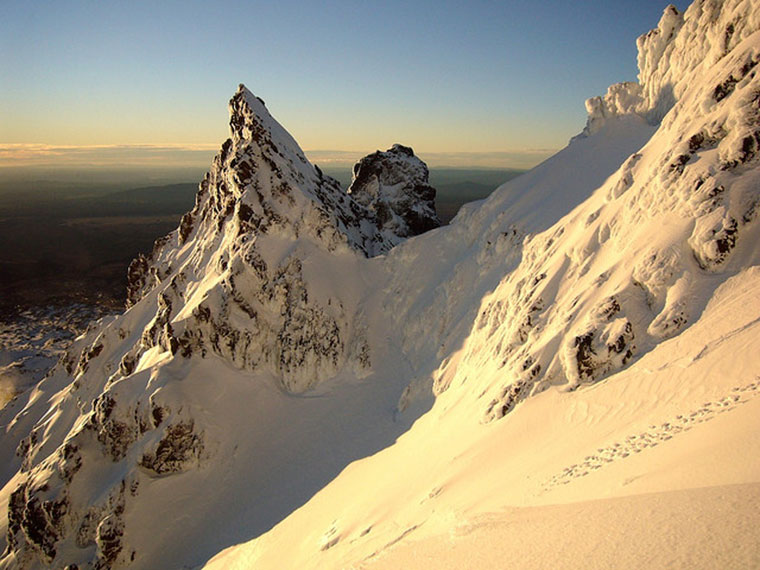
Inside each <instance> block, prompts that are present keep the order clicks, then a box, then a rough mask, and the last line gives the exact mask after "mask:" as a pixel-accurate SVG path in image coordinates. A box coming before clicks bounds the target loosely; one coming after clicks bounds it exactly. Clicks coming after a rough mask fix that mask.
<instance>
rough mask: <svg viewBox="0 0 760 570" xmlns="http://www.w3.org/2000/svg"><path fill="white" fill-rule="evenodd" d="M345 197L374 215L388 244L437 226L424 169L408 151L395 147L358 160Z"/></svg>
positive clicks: (397, 145)
mask: <svg viewBox="0 0 760 570" xmlns="http://www.w3.org/2000/svg"><path fill="white" fill-rule="evenodd" d="M348 193H349V194H350V195H351V196H352V197H353V198H354V200H356V201H357V202H358V203H360V204H361V205H363V206H365V207H366V208H367V209H368V210H370V211H371V212H373V213H374V215H375V222H376V225H377V227H378V228H379V229H380V231H381V232H382V233H383V234H384V236H385V237H386V239H387V241H388V242H389V243H394V244H395V243H399V242H400V241H401V239H403V238H406V237H410V236H415V235H418V234H421V233H424V232H426V231H428V230H432V229H433V228H437V227H438V226H440V225H441V222H440V220H439V219H438V216H437V215H436V213H435V189H434V188H433V187H432V186H430V184H429V182H428V169H427V166H425V163H424V162H422V161H421V160H420V159H419V158H417V157H416V156H414V152H413V151H412V149H411V148H409V147H406V146H402V145H400V144H395V145H393V147H392V148H390V149H388V150H387V151H385V152H381V151H377V152H375V153H374V154H370V155H369V156H365V157H364V158H362V159H361V160H360V161H359V162H357V163H356V164H355V165H354V175H353V181H352V182H351V186H350V187H349V189H348Z"/></svg>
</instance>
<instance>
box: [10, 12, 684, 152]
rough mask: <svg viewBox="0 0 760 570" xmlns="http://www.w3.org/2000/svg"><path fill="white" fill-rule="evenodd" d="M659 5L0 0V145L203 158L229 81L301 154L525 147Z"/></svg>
mask: <svg viewBox="0 0 760 570" xmlns="http://www.w3.org/2000/svg"><path fill="white" fill-rule="evenodd" d="M675 4H676V6H677V7H678V8H679V9H682V10H683V9H685V7H686V6H687V3H686V2H676V3H675ZM665 6H666V3H664V2H660V1H652V0H624V1H618V2H613V1H611V0H604V1H596V0H588V1H583V0H580V1H576V2H567V1H549V2H538V1H536V2H528V1H520V0H515V1H502V2H469V3H464V2H448V1H439V2H427V1H425V2H422V1H421V2H409V1H407V2H396V1H386V2H361V3H358V2H356V3H354V2H327V3H324V4H319V3H306V2H287V1H280V2H272V1H267V2H236V1H227V2H224V3H211V2H160V1H159V2H155V1H154V2H119V3H117V2H82V1H74V0H72V1H69V2H63V1H59V2H42V1H36V2H17V1H15V0H6V1H5V2H3V3H2V5H1V6H0V50H2V54H3V55H2V56H1V57H0V114H1V115H2V121H1V122H0V143H4V144H6V145H8V143H10V144H11V145H19V144H28V145H31V144H35V145H37V147H44V146H45V145H51V146H56V147H58V148H68V147H72V146H73V147H78V146H88V147H93V148H95V147H98V146H105V147H109V146H112V145H137V144H141V145H173V146H174V147H176V148H182V147H183V146H188V147H191V148H192V149H193V150H197V149H199V148H209V149H213V148H216V147H217V146H218V145H219V144H220V143H221V142H222V141H223V140H224V138H225V137H226V134H227V125H226V122H227V109H226V102H227V100H228V99H229V97H230V96H231V95H232V94H233V92H234V91H235V89H236V87H237V84H238V83H241V82H242V83H245V84H246V85H247V86H248V87H249V88H250V89H251V90H252V91H253V92H254V93H256V94H257V95H259V96H260V97H262V98H263V99H264V100H265V101H266V102H267V106H268V107H269V109H270V111H271V112H272V113H273V114H274V116H275V117H276V118H277V119H278V120H279V121H280V122H281V123H282V124H283V125H284V126H285V128H286V129H288V130H289V131H290V132H291V133H292V134H293V136H294V137H295V138H296V140H298V141H299V143H300V144H301V146H302V147H303V148H304V149H306V150H322V151H325V150H342V151H360V152H364V151H371V150H374V149H376V148H387V147H388V146H390V145H391V144H392V143H393V142H402V143H404V144H409V145H411V146H413V147H414V148H415V149H416V150H417V152H418V153H420V154H424V153H425V152H428V153H431V154H435V153H448V154H452V153H474V154H478V153H492V156H493V153H497V154H498V153H505V155H506V154H508V153H515V152H526V153H528V154H529V153H534V154H536V153H537V152H539V151H542V150H543V149H557V148H560V147H562V146H564V145H565V144H566V142H567V140H568V138H569V137H570V136H572V135H573V134H576V133H577V132H579V131H580V130H581V129H582V128H583V124H584V121H585V110H584V105H583V102H584V100H585V99H586V98H588V97H590V96H593V95H597V94H602V93H604V91H605V90H606V88H607V86H608V85H610V84H611V83H615V82H618V81H624V80H635V78H636V72H637V70H636V47H635V40H636V37H637V36H638V35H640V34H642V33H644V32H646V31H647V30H649V29H651V28H653V27H655V26H656V24H657V22H658V20H659V17H660V15H661V13H662V10H663V9H664V8H665ZM29 148H33V147H29ZM0 154H1V153H0ZM6 154H7V153H6Z"/></svg>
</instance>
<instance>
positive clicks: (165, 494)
mask: <svg viewBox="0 0 760 570" xmlns="http://www.w3.org/2000/svg"><path fill="white" fill-rule="evenodd" d="M759 30H760V7H758V6H757V5H756V3H754V2H751V1H748V0H725V1H717V0H699V1H697V2H695V3H694V4H693V5H692V6H691V7H690V8H689V9H688V10H687V11H686V12H685V13H684V14H681V13H679V12H678V11H677V10H676V9H675V8H673V7H672V6H671V7H668V8H667V9H666V10H665V12H664V14H663V17H662V19H661V20H660V23H659V25H658V27H657V28H656V29H654V30H652V31H651V32H649V33H648V34H646V35H644V36H642V37H641V38H639V40H638V49H639V59H638V63H639V70H640V74H639V81H638V82H637V83H624V84H618V85H613V86H612V87H610V89H609V90H608V92H607V94H606V95H604V96H602V97H595V98H592V99H590V100H589V101H587V102H586V107H587V109H588V111H589V118H588V123H587V125H586V128H585V129H584V130H583V132H582V133H581V134H580V135H579V136H577V137H575V138H574V139H573V140H572V141H571V142H570V144H569V145H568V146H567V147H566V148H565V149H564V150H562V151H560V152H559V153H558V154H557V155H555V156H553V157H552V158H550V159H548V160H547V161H546V162H544V163H543V164H541V165H539V166H538V167H536V168H535V169H533V170H532V171H530V172H529V173H527V174H525V175H523V176H521V177H520V178H518V179H515V180H512V181H510V182H508V183H507V184H505V185H503V186H501V187H500V188H499V189H497V190H496V191H495V192H494V193H493V195H492V196H491V197H489V198H488V199H487V200H484V201H481V202H477V203H472V204H468V205H467V206H465V207H464V208H463V209H462V211H461V212H460V213H459V215H458V216H457V217H456V218H455V219H454V220H453V222H452V223H451V224H450V225H449V226H446V227H441V228H437V226H438V225H439V221H438V218H437V216H436V214H435V210H434V206H433V199H434V196H435V191H434V189H432V188H431V187H430V185H429V183H428V171H427V167H426V166H425V165H424V163H423V162H422V161H421V160H419V158H417V157H416V156H414V153H413V151H412V150H411V149H410V148H408V147H404V146H402V145H394V147H393V148H391V149H389V150H388V151H385V152H377V153H374V154H372V155H370V156H368V157H365V158H364V159H362V160H361V161H360V162H359V163H357V165H356V166H355V168H354V181H353V183H352V185H351V187H350V189H349V191H348V192H344V191H342V190H341V188H340V185H339V184H338V183H337V182H336V181H335V180H333V179H332V178H330V177H329V176H326V175H324V174H323V173H322V172H321V171H320V170H319V168H318V167H316V166H313V165H312V164H310V163H309V161H308V160H307V158H306V157H305V155H304V153H303V152H302V151H301V149H300V148H299V146H298V144H297V143H296V142H295V141H294V140H293V138H292V137H291V136H290V135H289V134H288V133H287V132H286V131H285V129H284V128H283V127H282V126H280V125H279V123H277V121H275V120H274V119H273V118H272V116H271V115H270V114H269V111H268V110H267V108H266V107H265V105H264V103H263V101H261V100H260V99H259V98H257V97H256V96H254V95H253V94H252V93H251V92H250V91H248V90H247V89H246V88H245V87H243V86H242V85H241V87H240V88H239V90H238V91H237V93H235V95H234V96H233V97H232V99H231V101H230V138H229V139H228V140H227V141H225V142H224V144H223V145H222V147H221V150H220V151H219V153H218V154H217V156H216V157H215V158H214V161H213V164H212V166H211V169H210V170H209V172H208V173H207V174H206V176H205V177H204V179H203V181H202V182H201V184H200V186H199V190H198V194H197V198H196V204H195V207H194V208H193V210H192V211H190V212H188V213H187V214H186V215H185V216H184V217H183V218H182V221H181V223H180V225H179V227H178V228H177V230H175V231H174V232H172V233H171V234H169V235H168V236H166V237H164V238H161V239H160V240H158V241H157V242H156V245H155V247H154V250H153V252H152V253H151V255H150V256H146V257H140V258H138V259H136V260H135V261H134V262H133V263H132V265H131V266H130V269H129V307H128V309H127V310H126V312H124V314H122V315H118V316H112V317H107V318H105V319H102V320H101V321H100V322H99V324H98V325H97V326H96V327H94V328H93V329H91V330H90V331H88V333H87V334H85V335H83V336H82V337H80V338H78V339H77V340H76V341H75V342H74V343H73V344H72V345H71V347H70V348H69V349H68V350H67V352H66V353H65V355H64V357H63V358H62V359H61V361H60V362H59V363H58V364H57V365H56V366H55V367H54V368H53V370H52V371H51V372H50V373H49V374H48V375H47V376H46V377H45V378H44V379H43V380H42V381H41V382H40V383H39V384H37V385H36V386H35V387H33V388H32V389H30V390H28V391H26V392H24V393H22V394H20V395H18V396H17V397H16V398H14V399H13V400H12V401H11V402H9V403H8V404H7V405H6V406H5V407H4V408H3V409H2V411H0V429H2V430H3V435H2V440H0V477H1V478H2V483H1V484H2V490H0V504H1V505H2V513H3V515H2V516H0V531H2V533H1V535H2V538H0V542H1V544H0V549H2V558H0V568H8V569H10V568H45V567H55V568H59V567H60V568H63V567H68V568H120V567H130V568H182V567H196V566H198V565H202V564H204V563H207V562H209V561H210V560H211V559H212V557H214V555H217V554H218V553H219V554H218V556H217V557H216V558H215V559H214V560H211V561H210V562H209V565H210V566H211V567H220V568H221V567H224V568H230V567H240V568H245V567H252V566H255V567H261V568H267V567H272V568H275V567H279V568H282V567H315V568H316V567H321V568H325V567H350V566H355V565H365V564H366V565H378V566H382V565H383V560H384V557H385V556H386V555H389V556H397V558H395V559H394V558H392V557H391V558H389V559H388V560H395V562H393V564H398V563H399V560H400V561H401V562H403V563H404V564H407V565H412V566H414V565H415V564H417V563H421V562H420V561H419V560H418V561H417V562H414V560H413V559H411V558H408V557H405V556H406V555H405V554H404V552H405V551H404V550H403V548H404V545H408V544H410V541H411V540H413V539H415V537H419V538H425V539H426V540H427V542H424V546H425V548H426V550H425V552H428V553H430V552H431V548H432V552H433V554H430V555H431V556H432V557H433V558H435V556H436V554H435V552H438V553H439V554H438V556H439V557H441V558H443V557H445V552H443V551H445V550H446V548H447V546H446V545H447V544H449V543H448V542H447V541H449V540H454V538H455V537H456V536H457V535H456V533H453V534H451V535H450V536H449V535H447V534H446V533H447V532H448V531H447V529H449V531H450V530H451V529H453V528H461V524H464V523H463V521H465V520H469V519H470V518H472V517H478V516H482V515H484V514H487V513H491V514H490V515H489V516H491V517H493V516H496V515H493V513H494V512H497V511H498V512H501V513H502V515H499V516H502V517H503V516H507V515H504V514H503V513H504V512H506V511H505V509H508V508H513V507H533V508H536V509H540V508H544V509H546V505H552V504H560V503H562V504H568V503H573V502H574V501H575V502H583V504H584V505H587V506H585V507H583V509H581V511H582V512H590V513H595V514H594V516H595V517H597V518H594V519H593V520H594V521H596V523H597V524H598V525H599V526H600V527H603V526H604V525H607V524H610V521H611V519H610V516H611V515H609V511H607V510H604V509H606V507H604V508H601V507H600V508H597V507H591V506H588V505H590V503H588V502H589V501H593V500H596V499H601V498H609V497H620V496H622V495H625V494H630V495H636V493H638V494H639V495H641V496H643V495H644V494H645V493H662V492H670V491H684V490H687V489H694V488H698V487H715V488H717V487H718V486H720V485H733V484H735V485H745V487H741V489H743V490H747V493H748V494H747V496H748V497H750V496H751V497H755V495H756V493H755V491H753V490H752V489H755V488H756V485H755V487H753V486H752V485H754V484H756V483H758V482H760V465H758V463H757V461H756V460H753V459H751V458H752V457H757V456H758V454H757V451H758V450H757V449H756V448H757V444H756V443H755V442H754V440H755V439H756V438H751V437H749V436H747V434H746V432H747V430H750V431H749V433H753V432H752V430H757V429H758V428H759V427H760V426H759V425H758V422H757V420H755V419H754V418H755V417H757V416H758V414H755V413H750V412H748V411H745V410H750V411H753V412H754V411H756V409H757V402H758V401H760V400H755V399H754V395H755V394H756V393H757V387H758V382H757V376H756V375H757V367H756V366H755V364H756V363H757V360H756V356H754V354H755V353H756V352H757V350H756V348H757V347H756V345H755V342H756V341H753V339H756V338H758V336H757V335H758V333H760V328H759V327H760V325H758V323H760V314H756V313H758V311H760V298H758V287H757V283H758V280H757V277H758V269H757V265H758V264H759V263H760V248H759V247H758V243H760V229H759V228H760V224H758V223H757V218H758V215H760V76H758V70H759V69H760V68H758V67H757V66H758V63H760V31H759ZM435 228H437V229H435ZM418 234H419V235H418ZM753 348H754V350H753ZM701 400H705V401H706V402H707V403H704V402H702V401H701ZM708 419H709V420H713V421H710V423H709V424H708V423H706V420H708ZM650 423H652V424H653V425H651V426H650V427H647V426H649V424H650ZM713 426H717V427H713ZM739 427H741V428H742V429H741V430H740V429H739ZM690 430H691V431H690ZM700 430H701V431H700ZM687 431H689V433H688V434H687V433H686V432H687ZM697 432H698V433H699V434H701V435H700V437H699V438H698V437H696V436H695V435H693V434H696V433H697ZM754 433H756V431H755V432H754ZM676 435H677V437H675V436H676ZM655 447H656V449H653V448H655ZM595 449H596V450H598V451H596V452H594V450H595ZM589 452H590V453H589ZM706 452H710V453H715V454H716V455H715V456H716V457H719V458H721V461H722V463H720V464H719V465H720V466H719V467H716V466H715V465H716V464H715V463H711V464H709V465H708V464H707V463H705V462H704V461H703V459H702V458H703V457H704V454H705V453H706ZM583 453H586V456H585V459H583V455H580V454H583ZM579 455H580V457H579ZM675 457H677V458H678V461H675V460H674V458H675ZM686 467H688V468H689V469H688V470H687V469H686ZM753 493H755V494H753ZM708 495H709V500H710V501H715V500H716V499H715V495H714V494H710V493H706V494H702V495H699V496H704V497H708ZM647 496H649V495H647ZM668 496H669V497H675V496H676V495H668ZM679 496H680V495H679ZM684 496H685V495H684ZM689 496H692V495H689ZM695 496H696V495H695ZM732 496H733V495H732ZM647 500H649V499H647ZM705 500H708V499H705ZM673 501H676V499H672V501H671V502H668V501H665V502H664V503H663V504H667V505H674V504H676V503H675V502H673ZM753 501H754V498H753V499H752V500H748V501H747V504H750V505H751V504H756V503H757V501H754V502H753ZM636 504H637V505H639V506H640V507H641V510H642V512H644V511H646V508H649V507H646V508H645V507H644V506H642V505H645V503H636ZM648 504H649V503H646V505H648ZM705 504H706V503H705ZM710 504H712V503H710ZM584 509H585V510H584ZM510 512H511V511H510ZM531 512H535V513H537V515H536V516H539V517H540V516H543V515H541V513H549V511H547V510H536V511H531ZM562 512H563V513H565V511H562ZM630 512H631V513H634V512H638V511H637V510H636V508H631V511H630ZM605 513H606V514H605ZM679 513H680V514H679V515H678V516H681V515H682V514H683V513H682V512H681V511H679ZM512 515H514V516H517V515H516V514H515V512H512ZM512 515H510V516H512ZM687 515H688V513H686V515H684V516H686V518H687V519H688V516H687ZM520 516H523V515H520ZM531 516H532V515H531ZM563 516H565V515H564V514H563ZM726 516H727V517H728V516H729V515H726ZM674 517H675V518H673V519H672V520H676V519H677V517H676V515H674ZM755 517H756V515H755ZM528 518H530V517H528ZM488 520H489V521H491V520H493V519H492V518H489V519H488ZM541 520H543V519H541ZM677 520H681V519H677ZM755 520H757V519H755ZM499 521H501V522H498V523H494V524H490V523H489V524H486V525H482V524H481V525H479V524H473V525H472V527H473V528H485V529H486V530H485V531H484V532H486V535H487V536H491V535H490V534H488V533H498V529H499V528H501V527H500V526H499V525H500V524H502V522H503V521H504V519H503V518H500V519H499ZM721 523H722V524H721V526H722V527H723V528H734V527H732V526H731V525H730V524H729V521H728V519H725V520H721ZM531 524H533V523H531ZM615 524H620V525H621V528H622V527H625V528H629V529H630V530H631V532H637V529H639V528H640V527H638V526H636V524H637V523H636V521H635V520H633V519H629V520H627V521H625V522H621V521H617V522H616V523H615ZM526 525H527V526H526V527H525V528H529V527H530V525H529V524H528V523H527V522H526ZM626 525H628V526H627V527H626ZM539 526H540V525H539ZM757 526H758V525H754V527H755V528H756V527H757ZM530 528H532V527H530ZM642 528H643V527H642ZM742 528H743V529H744V527H742ZM494 529H496V530H494ZM452 532H453V531H452ZM737 532H739V531H737ZM741 532H744V533H745V534H741V533H739V534H741V536H742V537H745V538H744V539H745V540H746V541H747V542H754V543H755V544H756V543H758V541H759V540H760V537H757V535H756V533H755V535H754V538H755V539H756V540H750V538H752V537H753V535H752V534H751V530H749V531H747V530H746V529H744V530H742V531H741ZM747 532H749V533H750V534H749V535H747ZM739 534H737V536H739ZM486 535H483V536H486ZM540 535H541V533H540V531H539V530H537V531H535V532H534V534H533V535H531V536H532V537H533V539H535V540H544V541H548V540H549V538H548V537H543V538H541V537H540ZM446 536H449V538H446ZM536 537H538V538H536ZM747 537H749V538H747ZM247 541H251V542H247ZM241 543H242V544H241ZM473 544H477V545H482V543H481V542H478V541H475V542H473ZM233 545H239V546H234V547H233ZM431 545H433V547H431ZM227 547H232V548H229V549H228V550H224V551H223V549H225V548H227ZM479 547H480V546H479ZM610 548H613V547H610ZM394 552H395V554H393V555H391V554H390V553H394ZM679 552H680V551H679ZM692 552H705V553H706V554H705V555H704V556H705V557H708V558H709V557H710V556H714V555H715V553H712V554H710V553H709V552H707V551H706V550H705V551H700V550H699V547H698V546H697V545H694V549H693V550H692ZM710 552H712V551H710ZM736 552H738V553H739V554H741V556H743V558H741V560H739V559H724V560H723V559H722V560H723V561H724V562H725V563H730V564H733V563H739V562H740V563H742V564H744V563H747V564H750V563H751V562H752V561H753V560H756V559H757V556H760V554H759V553H758V550H757V549H754V550H752V548H749V549H746V548H740V549H739V550H737V551H736ZM486 554H487V553H486ZM634 554H635V553H632V556H633V555H634ZM739 554H737V556H738V555H739ZM495 555H496V553H495V552H494V556H495ZM576 555H578V556H583V555H584V554H583V553H580V552H576ZM681 555H682V556H687V554H686V553H682V554H681ZM689 556H690V555H689ZM398 557H400V558H398ZM753 557H754V558H753ZM708 558H704V559H700V560H697V565H700V564H702V565H707V566H709V564H708V563H706V562H705V560H707V559H708ZM632 560H634V559H633V558H632ZM679 560H680V561H681V562H683V561H684V560H686V559H685V558H676V561H679ZM544 561H545V560H544ZM737 561H738V562H737ZM747 561H750V562H747ZM388 564H390V565H392V564H391V563H390V562H388ZM630 564H634V562H630ZM644 565H646V564H644Z"/></svg>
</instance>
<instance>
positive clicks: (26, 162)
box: [0, 144, 219, 167]
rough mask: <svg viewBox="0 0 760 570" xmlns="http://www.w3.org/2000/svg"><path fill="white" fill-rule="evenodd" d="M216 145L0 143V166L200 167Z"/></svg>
mask: <svg viewBox="0 0 760 570" xmlns="http://www.w3.org/2000/svg"><path fill="white" fill-rule="evenodd" d="M218 148H219V145H210V144H198V145H173V144H135V145H91V146H67V145H47V144H0V167H4V166H5V167H7V166H45V165H60V166H74V167H75V166H82V167H92V166H112V167H121V166H203V167H206V166H208V165H209V164H210V163H211V159H212V158H213V156H214V154H215V153H216V151H217V150H218Z"/></svg>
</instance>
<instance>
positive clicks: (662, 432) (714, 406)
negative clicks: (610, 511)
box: [544, 380, 760, 490]
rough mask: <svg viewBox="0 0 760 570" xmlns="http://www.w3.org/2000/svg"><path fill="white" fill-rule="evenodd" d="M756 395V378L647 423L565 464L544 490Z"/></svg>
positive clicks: (758, 388)
mask: <svg viewBox="0 0 760 570" xmlns="http://www.w3.org/2000/svg"><path fill="white" fill-rule="evenodd" d="M758 394H760V381H758V380H756V381H755V382H753V383H751V384H747V385H746V386H736V387H734V388H733V389H732V390H731V394H730V395H728V396H726V397H725V398H722V399H720V400H717V401H714V402H705V403H704V404H702V406H701V407H700V408H699V409H697V410H695V411H693V412H691V413H689V414H688V415H678V416H676V417H675V418H674V419H672V420H671V421H669V422H665V423H663V424H661V425H659V426H654V425H653V426H649V429H648V430H646V431H643V432H641V433H638V434H632V435H629V436H628V437H626V438H625V440H624V441H621V442H616V443H613V444H612V445H609V446H607V447H604V448H600V449H597V450H596V453H595V454H594V455H588V456H586V457H585V458H584V460H583V462H582V463H576V464H573V465H570V466H568V467H565V468H564V469H563V470H562V472H561V473H559V474H557V475H555V476H554V477H552V478H551V479H550V480H549V481H547V483H546V484H545V485H544V490H548V489H550V488H552V487H556V486H557V485H567V484H568V483H569V482H570V481H571V480H573V479H575V478H577V477H584V476H586V475H588V474H589V473H592V472H594V471H596V470H597V469H601V468H602V467H604V466H605V465H607V464H609V463H612V462H613V461H619V460H620V459H625V458H626V457H629V456H630V455H633V454H636V453H641V452H642V451H644V450H645V449H647V448H649V447H655V446H657V445H659V444H661V443H663V442H666V441H668V440H669V439H672V438H673V436H675V435H677V434H679V433H681V432H685V431H689V430H690V429H691V428H692V427H694V426H695V425H697V424H701V423H703V422H706V421H709V420H711V419H713V418H714V417H715V416H716V415H717V414H722V413H724V412H728V411H730V410H733V409H734V408H736V407H737V406H738V405H739V404H744V403H746V402H749V400H750V398H752V397H754V396H757V395H758Z"/></svg>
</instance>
